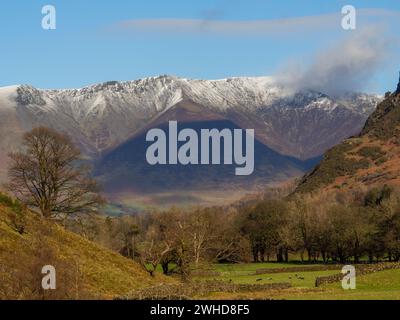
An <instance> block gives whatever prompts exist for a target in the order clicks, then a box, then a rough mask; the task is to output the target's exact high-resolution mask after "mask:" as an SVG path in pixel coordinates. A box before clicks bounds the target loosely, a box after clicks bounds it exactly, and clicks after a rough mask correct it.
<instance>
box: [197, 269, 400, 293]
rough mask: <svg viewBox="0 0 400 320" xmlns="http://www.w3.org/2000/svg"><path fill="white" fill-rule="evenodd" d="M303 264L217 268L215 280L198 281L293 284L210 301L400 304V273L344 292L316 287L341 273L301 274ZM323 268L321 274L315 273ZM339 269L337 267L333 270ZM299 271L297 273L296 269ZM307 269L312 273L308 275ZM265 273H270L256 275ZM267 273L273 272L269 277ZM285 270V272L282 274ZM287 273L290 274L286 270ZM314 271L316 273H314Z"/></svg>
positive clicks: (372, 277)
mask: <svg viewBox="0 0 400 320" xmlns="http://www.w3.org/2000/svg"><path fill="white" fill-rule="evenodd" d="M298 267H299V264H290V263H289V264H277V263H259V264H254V263H253V264H237V265H235V264H223V265H213V266H212V267H211V269H212V270H213V271H214V272H215V275H213V276H198V277H197V280H200V281H204V280H211V279H213V280H224V281H228V282H231V283H237V284H249V285H250V284H267V283H290V284H291V286H292V287H291V288H287V289H272V290H261V291H251V292H250V291H249V292H235V293H224V292H214V293H211V294H210V295H209V296H207V297H199V298H203V299H204V298H206V299H288V300H400V270H399V269H393V270H385V271H378V272H374V273H370V274H365V275H359V276H357V278H356V289H354V290H344V289H343V288H342V286H341V282H335V283H331V284H326V285H321V286H319V287H315V280H316V278H317V277H321V276H327V275H334V274H338V273H340V270H341V266H337V269H331V270H324V269H325V267H326V266H324V265H315V264H311V265H302V267H304V271H292V270H298ZM319 267H320V270H315V269H318V268H319ZM331 267H333V268H335V267H334V266H331ZM293 268H297V269H293ZM307 268H308V269H310V270H309V271H307ZM261 269H265V270H263V271H265V272H266V273H263V274H256V272H257V270H258V272H260V271H261ZM267 269H271V272H270V273H268V271H267ZM279 269H281V270H279ZM285 269H286V270H287V271H286V270H285ZM311 270H312V271H311Z"/></svg>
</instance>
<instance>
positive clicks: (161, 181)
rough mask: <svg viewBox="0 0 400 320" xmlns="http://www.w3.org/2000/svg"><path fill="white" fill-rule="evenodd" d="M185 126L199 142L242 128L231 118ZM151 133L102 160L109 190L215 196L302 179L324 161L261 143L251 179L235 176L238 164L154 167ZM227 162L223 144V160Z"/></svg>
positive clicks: (99, 167)
mask: <svg viewBox="0 0 400 320" xmlns="http://www.w3.org/2000/svg"><path fill="white" fill-rule="evenodd" d="M155 127H157V128H160V129H163V130H164V132H166V133H168V123H162V124H158V125H156V126H155ZM184 128H191V129H193V130H195V131H196V132H197V133H198V136H199V139H200V130H201V129H213V128H215V129H218V130H222V129H230V130H232V132H233V129H241V128H239V127H238V126H237V125H236V124H235V123H233V122H232V121H229V120H207V121H186V122H179V121H178V131H179V130H182V129H184ZM146 133H147V131H146V132H142V133H139V134H138V135H136V136H134V137H132V138H131V139H129V140H128V141H126V142H125V143H123V144H121V145H120V146H118V147H117V148H115V149H114V150H111V151H110V152H108V153H107V154H105V155H104V156H103V157H102V158H101V159H100V160H99V161H97V163H96V164H95V171H94V172H95V176H96V177H98V178H99V179H100V181H101V182H102V184H103V186H104V189H105V192H110V193H118V192H126V191H134V192H137V193H155V192H159V191H167V190H175V191H176V190H185V191H187V190H210V192H212V190H213V189H216V188H218V189H225V188H226V189H229V188H232V187H233V188H246V187H247V186H254V185H257V184H258V185H267V184H270V183H273V182H279V181H284V180H287V179H289V178H293V177H296V176H300V175H302V174H303V173H304V172H306V171H308V170H309V169H311V168H312V167H313V166H315V165H316V164H317V163H318V162H319V161H320V158H319V157H318V158H314V159H310V160H306V161H302V160H299V159H296V158H293V157H290V156H285V155H281V154H279V153H277V152H275V151H274V150H272V149H270V148H268V147H267V146H265V145H264V144H262V143H261V142H259V141H258V140H257V139H255V141H254V158H255V159H254V171H253V173H252V174H251V175H249V176H237V175H235V168H236V167H238V165H236V164H235V163H233V164H232V165H225V164H220V165H216V164H214V165H181V164H177V165H168V164H167V165H159V164H157V165H150V164H148V163H147V161H146V150H147V148H148V147H149V146H150V145H151V144H152V143H153V142H147V141H146ZM243 140H244V138H243ZM182 144H184V142H180V143H178V148H179V146H181V145H182ZM221 145H223V143H221ZM167 150H168V146H167ZM243 150H245V147H243ZM199 153H200V148H199ZM222 159H223V150H222V146H221V161H222Z"/></svg>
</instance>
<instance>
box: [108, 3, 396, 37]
mask: <svg viewBox="0 0 400 320" xmlns="http://www.w3.org/2000/svg"><path fill="white" fill-rule="evenodd" d="M357 16H358V18H374V17H378V18H379V17H380V18H382V17H388V18H390V17H397V18H398V17H400V13H399V12H397V11H390V10H385V9H358V10H357ZM341 18H342V15H341V13H340V12H337V13H330V14H324V15H317V16H304V17H293V18H285V19H271V20H248V21H245V20H243V21H240V20H216V19H175V18H166V19H134V20H127V21H122V22H119V23H117V24H116V25H114V26H113V28H112V29H113V30H114V31H122V32H132V33H135V32H138V33H143V32H151V33H163V34H165V33H167V34H193V33H200V34H202V33H206V34H213V35H275V34H282V33H288V34H293V33H298V32H309V31H318V32H320V31H324V30H329V29H331V30H338V29H339V28H341Z"/></svg>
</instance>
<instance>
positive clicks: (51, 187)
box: [7, 127, 103, 218]
mask: <svg viewBox="0 0 400 320" xmlns="http://www.w3.org/2000/svg"><path fill="white" fill-rule="evenodd" d="M22 144H23V150H22V151H21V152H15V153H11V154H10V155H9V156H10V158H11V166H10V168H9V183H8V185H7V187H8V189H9V190H10V191H11V192H12V193H13V194H14V195H15V197H16V198H18V199H19V200H20V201H21V202H22V203H24V204H26V205H27V206H29V207H30V208H32V209H36V210H37V211H39V212H40V213H41V214H42V215H43V216H44V217H46V218H53V217H59V218H65V217H68V216H72V215H76V214H79V213H83V212H93V211H94V210H95V209H96V207H97V206H98V205H99V204H100V203H102V202H103V199H102V198H101V196H99V194H98V191H99V188H98V186H97V184H96V182H95V181H94V180H93V179H91V178H90V177H89V169H88V168H87V166H85V165H82V164H79V160H80V151H79V150H78V149H77V148H76V147H75V146H74V145H73V143H72V142H71V140H70V138H69V137H68V136H66V135H63V134H60V133H58V132H56V131H54V130H52V129H49V128H45V127H38V128H34V129H33V130H31V131H30V132H28V133H26V134H25V135H24V137H23V143H22Z"/></svg>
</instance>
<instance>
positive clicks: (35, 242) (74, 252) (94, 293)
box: [0, 195, 171, 300]
mask: <svg viewBox="0 0 400 320" xmlns="http://www.w3.org/2000/svg"><path fill="white" fill-rule="evenodd" d="M4 203H6V204H8V205H5V204H4ZM20 210H21V208H19V206H16V205H11V206H10V205H9V200H8V199H7V198H5V197H4V196H2V195H0V262H1V263H0V279H1V282H0V300H1V299H42V298H51V299H53V298H54V299H97V298H101V299H111V298H113V297H114V296H116V295H121V294H125V293H127V292H129V291H131V290H133V289H138V288H143V287H146V286H151V285H155V284H156V283H160V282H161V283H162V282H166V283H167V282H171V280H169V279H168V278H165V277H162V276H161V275H157V276H156V278H152V277H150V276H149V275H148V273H147V272H146V271H144V270H143V269H142V267H141V266H139V265H138V264H137V263H135V262H133V261H131V260H129V259H126V258H124V257H122V256H120V255H119V254H117V253H114V252H111V251H109V250H107V249H105V248H103V247H101V246H99V245H97V244H95V243H93V242H90V241H88V240H86V239H84V238H82V237H80V236H78V235H76V234H74V233H71V232H68V231H66V230H65V229H64V228H62V227H61V226H59V225H57V224H55V223H54V222H51V221H45V220H44V219H42V218H40V217H38V216H37V215H35V214H33V213H30V212H27V213H26V218H25V219H26V220H25V222H23V220H22V218H21V216H19V212H20ZM21 226H24V232H23V233H22V234H20V233H19V232H18V231H17V230H18V229H19V230H21V229H20V227H21ZM44 265H53V266H54V267H55V268H56V274H57V289H56V290H50V291H46V292H45V293H43V292H41V290H39V289H40V284H41V280H42V277H43V275H42V274H41V269H42V267H43V266H44Z"/></svg>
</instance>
